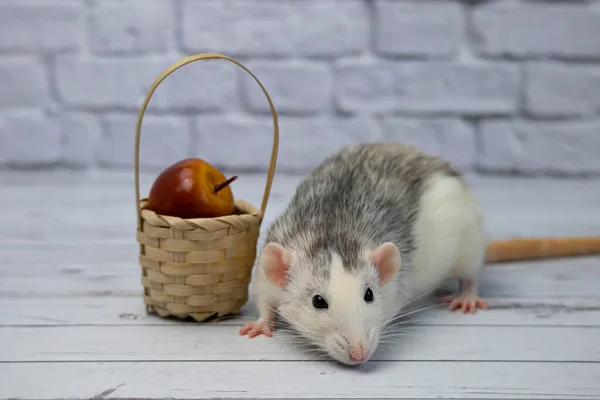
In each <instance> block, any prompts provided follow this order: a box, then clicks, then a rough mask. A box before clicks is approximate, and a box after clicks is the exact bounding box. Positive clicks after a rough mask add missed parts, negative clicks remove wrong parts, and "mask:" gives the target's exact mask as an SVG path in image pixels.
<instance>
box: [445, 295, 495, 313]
mask: <svg viewBox="0 0 600 400" xmlns="http://www.w3.org/2000/svg"><path fill="white" fill-rule="evenodd" d="M440 301H441V302H442V303H450V305H449V306H448V308H449V309H450V310H452V311H454V310H458V309H460V310H461V311H462V312H463V313H465V314H468V313H472V314H475V312H476V311H477V309H478V308H479V309H487V308H488V303H487V301H485V300H482V299H480V298H479V296H477V295H471V294H458V295H450V296H444V297H442V298H441V299H440Z"/></svg>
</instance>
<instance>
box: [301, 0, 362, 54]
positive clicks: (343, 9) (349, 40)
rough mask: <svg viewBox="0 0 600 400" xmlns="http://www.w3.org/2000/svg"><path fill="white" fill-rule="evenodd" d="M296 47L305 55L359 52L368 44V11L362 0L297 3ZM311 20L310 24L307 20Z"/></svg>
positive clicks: (306, 1) (305, 1)
mask: <svg viewBox="0 0 600 400" xmlns="http://www.w3.org/2000/svg"><path fill="white" fill-rule="evenodd" d="M294 5H295V10H294V13H295V14H296V15H297V16H298V17H297V18H296V19H295V21H294V22H295V24H294V28H295V30H294V37H295V39H296V41H295V43H294V48H295V49H296V50H297V51H298V53H300V54H301V55H304V56H315V57H339V56H345V55H353V54H359V53H361V52H363V51H365V50H366V49H367V48H368V46H369V37H370V29H371V28H370V24H369V10H368V9H367V5H366V2H364V1H362V0H304V1H298V2H296V3H294ZM307 21H310V23H307Z"/></svg>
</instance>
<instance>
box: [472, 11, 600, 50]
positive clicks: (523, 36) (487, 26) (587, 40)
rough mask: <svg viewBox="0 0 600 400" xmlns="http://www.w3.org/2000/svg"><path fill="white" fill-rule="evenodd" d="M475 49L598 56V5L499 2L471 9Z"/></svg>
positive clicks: (599, 37) (599, 12)
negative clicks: (475, 39)
mask: <svg viewBox="0 0 600 400" xmlns="http://www.w3.org/2000/svg"><path fill="white" fill-rule="evenodd" d="M472 17H473V18H472V19H473V26H474V29H475V32H476V36H477V41H476V44H475V48H476V50H477V52H479V53H480V54H483V55H487V56H512V57H548V56H555V57H563V58H598V57H600V31H599V29H598V26H600V8H599V7H593V6H592V5H588V4H578V3H570V4H563V3H546V2H517V1H498V2H489V3H485V4H483V5H481V6H479V7H477V8H476V9H475V11H474V12H473V16H472Z"/></svg>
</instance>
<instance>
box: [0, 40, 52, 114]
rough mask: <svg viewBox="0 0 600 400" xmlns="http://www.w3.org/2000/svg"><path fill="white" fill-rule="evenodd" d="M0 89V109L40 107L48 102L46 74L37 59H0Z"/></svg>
mask: <svg viewBox="0 0 600 400" xmlns="http://www.w3.org/2000/svg"><path fill="white" fill-rule="evenodd" d="M0 40H1V39H0ZM0 88H2V89H1V90H0V109H2V108H12V107H15V108H18V107H42V106H45V105H47V104H48V102H50V83H49V81H48V74H47V72H46V69H45V67H44V64H43V63H42V61H41V60H40V59H39V58H37V57H33V56H32V57H30V56H2V57H0Z"/></svg>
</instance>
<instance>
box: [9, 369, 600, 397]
mask: <svg viewBox="0 0 600 400" xmlns="http://www.w3.org/2000/svg"><path fill="white" fill-rule="evenodd" d="M0 377H1V378H0V379H3V380H4V382H3V388H2V392H3V394H4V396H5V397H7V398H27V399H31V400H34V399H35V400H38V399H39V400H42V399H43V400H46V399H58V398H60V399H73V400H83V399H92V398H102V399H234V398H236V399H239V398H248V399H250V398H311V399H334V398H356V399H357V398H362V399H365V398H369V399H388V398H394V399H415V398H420V399H431V398H444V399H453V398H466V399H469V398H470V399H589V400H591V399H598V398H599V397H600V388H599V386H598V382H599V381H600V369H599V368H598V367H597V365H594V364H588V363H513V362H435V363H433V362H373V363H369V364H366V365H364V366H363V368H355V369H348V368H343V367H339V366H337V365H333V364H331V363H327V362H286V363H282V362H264V361H262V362H240V361H235V362H223V361H220V362H180V361H178V362H162V363H157V362H152V363H140V362H112V363H111V362H103V363H99V362H91V363H33V364H32V363H20V364H0ZM32 383H35V384H32Z"/></svg>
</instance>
